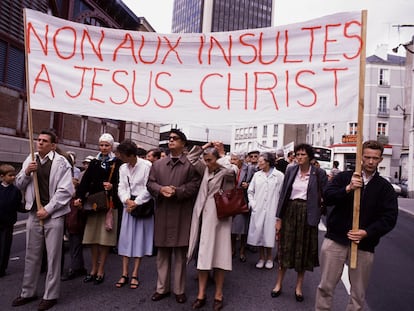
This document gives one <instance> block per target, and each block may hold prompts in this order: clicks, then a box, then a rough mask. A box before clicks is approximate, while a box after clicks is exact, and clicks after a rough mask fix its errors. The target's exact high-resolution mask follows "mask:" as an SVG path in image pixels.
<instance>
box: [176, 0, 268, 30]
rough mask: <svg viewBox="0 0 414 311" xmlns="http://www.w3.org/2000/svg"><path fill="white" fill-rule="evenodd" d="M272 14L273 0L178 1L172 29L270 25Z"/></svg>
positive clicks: (232, 28) (249, 27) (220, 28)
mask: <svg viewBox="0 0 414 311" xmlns="http://www.w3.org/2000/svg"><path fill="white" fill-rule="evenodd" d="M272 16H273V1H272V0H175V1H174V10H173V22H172V32H187V33H189V32H194V33H198V32H218V31H231V30H240V29H253V28H261V27H269V26H271V25H272Z"/></svg>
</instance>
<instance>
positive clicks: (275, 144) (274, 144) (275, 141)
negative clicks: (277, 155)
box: [273, 140, 277, 148]
mask: <svg viewBox="0 0 414 311" xmlns="http://www.w3.org/2000/svg"><path fill="white" fill-rule="evenodd" d="M276 147H277V140H274V141H273V148H276Z"/></svg>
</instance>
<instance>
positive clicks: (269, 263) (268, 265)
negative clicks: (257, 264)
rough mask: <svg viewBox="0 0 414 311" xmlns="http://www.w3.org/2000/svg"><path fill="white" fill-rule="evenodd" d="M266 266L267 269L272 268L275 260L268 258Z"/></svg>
mask: <svg viewBox="0 0 414 311" xmlns="http://www.w3.org/2000/svg"><path fill="white" fill-rule="evenodd" d="M265 268H266V269H272V268H273V260H266V264H265Z"/></svg>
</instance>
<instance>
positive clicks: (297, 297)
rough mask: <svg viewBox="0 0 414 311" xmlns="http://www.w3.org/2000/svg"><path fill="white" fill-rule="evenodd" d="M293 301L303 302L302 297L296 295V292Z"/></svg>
mask: <svg viewBox="0 0 414 311" xmlns="http://www.w3.org/2000/svg"><path fill="white" fill-rule="evenodd" d="M295 299H296V301H297V302H302V301H303V300H305V298H303V295H300V294H296V292H295Z"/></svg>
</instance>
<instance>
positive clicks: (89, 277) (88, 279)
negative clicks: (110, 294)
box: [83, 274, 96, 283]
mask: <svg viewBox="0 0 414 311" xmlns="http://www.w3.org/2000/svg"><path fill="white" fill-rule="evenodd" d="M95 279H96V275H95V274H87V275H86V276H85V278H84V279H83V283H90V282H93V281H95Z"/></svg>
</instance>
